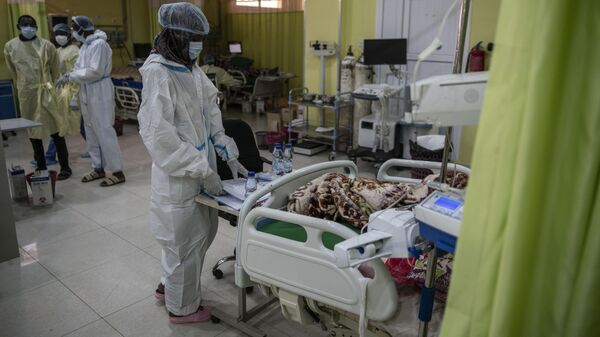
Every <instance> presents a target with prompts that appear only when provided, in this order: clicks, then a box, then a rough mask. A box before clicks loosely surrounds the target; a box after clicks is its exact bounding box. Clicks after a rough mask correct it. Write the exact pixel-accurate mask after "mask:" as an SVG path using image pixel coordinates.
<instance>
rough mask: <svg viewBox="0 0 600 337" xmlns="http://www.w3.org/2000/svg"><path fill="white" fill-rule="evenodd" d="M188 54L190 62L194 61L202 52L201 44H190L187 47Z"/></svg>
mask: <svg viewBox="0 0 600 337" xmlns="http://www.w3.org/2000/svg"><path fill="white" fill-rule="evenodd" d="M188 49H189V53H190V60H192V61H193V60H195V59H196V58H198V55H200V53H201V52H202V42H190V46H189V47H188Z"/></svg>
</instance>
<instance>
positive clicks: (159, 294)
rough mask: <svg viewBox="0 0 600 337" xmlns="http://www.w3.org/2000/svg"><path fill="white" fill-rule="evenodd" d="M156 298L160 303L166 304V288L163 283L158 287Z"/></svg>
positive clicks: (155, 292) (155, 293)
mask: <svg viewBox="0 0 600 337" xmlns="http://www.w3.org/2000/svg"><path fill="white" fill-rule="evenodd" d="M154 298H156V300H157V301H159V302H162V303H165V286H164V285H163V284H162V283H159V284H158V287H156V290H155V291H154Z"/></svg>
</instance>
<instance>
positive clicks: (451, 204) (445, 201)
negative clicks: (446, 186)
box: [435, 197, 461, 211]
mask: <svg viewBox="0 0 600 337" xmlns="http://www.w3.org/2000/svg"><path fill="white" fill-rule="evenodd" d="M435 205H436V206H438V207H442V208H445V209H447V210H450V211H454V210H456V209H457V208H459V207H460V205H461V203H460V202H459V201H457V200H454V199H450V198H444V197H440V198H439V199H438V200H436V202H435Z"/></svg>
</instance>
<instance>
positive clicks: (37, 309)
mask: <svg viewBox="0 0 600 337" xmlns="http://www.w3.org/2000/svg"><path fill="white" fill-rule="evenodd" d="M98 318H99V317H98V315H96V314H95V313H94V312H93V311H92V310H91V309H90V308H89V307H88V306H87V305H85V304H84V303H83V302H81V301H80V300H79V299H78V298H77V297H76V296H75V295H73V294H72V293H71V292H70V291H69V290H68V289H67V288H65V287H64V286H63V285H62V284H60V283H59V282H53V283H51V284H48V285H46V286H43V287H40V288H37V289H35V290H32V291H29V292H25V293H23V294H21V295H18V296H12V297H9V298H7V299H4V300H1V301H0V327H2V329H1V334H2V335H3V336H10V337H20V336H23V337H36V336H40V337H53V336H62V335H64V334H65V333H68V332H71V331H73V330H75V329H77V328H80V327H82V326H84V325H86V324H88V323H90V322H93V321H95V320H97V319H98Z"/></svg>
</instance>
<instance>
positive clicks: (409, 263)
mask: <svg viewBox="0 0 600 337" xmlns="http://www.w3.org/2000/svg"><path fill="white" fill-rule="evenodd" d="M414 265H415V259H414V258H412V257H410V258H389V259H387V261H385V266H386V267H387V269H388V271H389V272H390V274H391V275H392V278H393V279H394V282H395V283H396V285H413V284H415V281H414V279H410V278H408V276H409V275H410V273H411V272H412V269H413V267H414Z"/></svg>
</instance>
